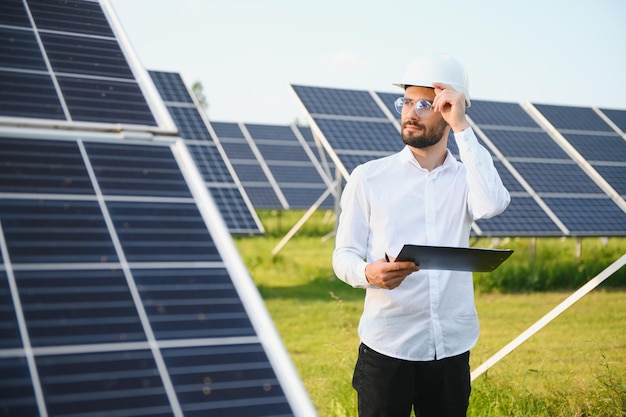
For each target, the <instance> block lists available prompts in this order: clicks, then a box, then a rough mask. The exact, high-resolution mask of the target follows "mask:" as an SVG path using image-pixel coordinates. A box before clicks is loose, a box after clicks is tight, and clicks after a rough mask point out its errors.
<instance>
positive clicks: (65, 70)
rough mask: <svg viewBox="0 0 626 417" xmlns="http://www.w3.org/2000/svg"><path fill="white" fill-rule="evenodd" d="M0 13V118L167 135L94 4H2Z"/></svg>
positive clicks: (125, 51)
mask: <svg viewBox="0 0 626 417" xmlns="http://www.w3.org/2000/svg"><path fill="white" fill-rule="evenodd" d="M0 10H1V11H2V16H3V17H2V19H0V57H1V58H2V62H3V64H2V65H1V66H0V90H1V91H2V92H1V93H0V94H1V95H0V102H1V103H2V105H1V106H0V117H2V116H4V117H7V118H25V119H28V120H31V121H33V120H38V122H41V120H49V121H53V122H54V123H53V124H58V123H60V122H87V123H106V124H128V125H140V126H145V127H150V128H152V129H153V130H163V129H164V130H171V126H170V124H169V121H168V120H167V119H166V118H163V116H162V115H160V113H159V109H158V103H155V102H153V101H152V100H150V101H148V100H147V99H146V96H145V91H147V90H148V89H149V88H150V86H149V85H144V84H140V83H139V81H138V78H137V77H136V73H137V72H140V71H141V69H139V68H131V66H130V65H129V64H128V60H127V56H129V55H131V54H132V51H131V50H130V48H129V47H126V46H125V45H123V44H122V43H121V42H120V41H119V40H118V39H117V37H116V36H115V34H114V32H113V30H112V28H111V24H110V19H111V17H110V16H108V15H107V14H106V13H105V11H104V10H103V8H102V7H101V5H100V3H99V2H95V1H81V0H73V1H48V0H26V1H4V2H3V5H2V8H1V9H0ZM7 120H11V119H7Z"/></svg>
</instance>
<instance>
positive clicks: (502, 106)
mask: <svg viewBox="0 0 626 417" xmlns="http://www.w3.org/2000/svg"><path fill="white" fill-rule="evenodd" d="M467 114H468V116H469V117H471V119H472V120H473V121H474V122H475V123H477V124H478V125H480V126H481V127H486V126H507V127H527V128H531V129H538V126H537V123H535V121H534V120H533V119H532V118H531V117H530V116H529V115H528V114H527V113H526V111H525V110H524V109H522V107H521V106H520V105H519V104H517V103H499V102H494V101H481V100H472V106H471V107H470V108H469V109H467Z"/></svg>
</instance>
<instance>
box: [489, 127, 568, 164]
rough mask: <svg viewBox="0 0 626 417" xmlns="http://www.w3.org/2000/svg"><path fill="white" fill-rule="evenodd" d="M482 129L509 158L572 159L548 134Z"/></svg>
mask: <svg viewBox="0 0 626 417" xmlns="http://www.w3.org/2000/svg"><path fill="white" fill-rule="evenodd" d="M481 129H483V131H484V132H485V133H486V134H487V136H488V137H489V140H491V142H492V143H493V144H494V145H495V146H496V147H497V148H498V149H499V150H500V152H502V153H503V154H504V156H506V157H507V158H538V159H544V160H547V159H561V160H569V159H570V157H569V156H568V155H567V154H566V153H565V151H564V150H563V149H562V148H561V147H560V146H559V145H557V144H556V143H555V142H554V141H553V140H552V139H551V138H550V136H548V134H547V133H546V132H543V131H541V130H539V129H533V130H500V129H499V128H494V129H485V128H484V127H482V126H481Z"/></svg>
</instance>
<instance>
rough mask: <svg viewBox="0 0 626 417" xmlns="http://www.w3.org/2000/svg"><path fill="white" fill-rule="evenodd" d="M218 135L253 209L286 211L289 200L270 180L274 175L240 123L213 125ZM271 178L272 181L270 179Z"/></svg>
mask: <svg viewBox="0 0 626 417" xmlns="http://www.w3.org/2000/svg"><path fill="white" fill-rule="evenodd" d="M211 126H212V127H213V129H214V131H215V134H216V135H217V137H218V138H219V140H220V143H221V144H222V146H223V148H224V151H226V154H227V155H228V158H229V159H230V161H231V163H232V165H233V168H234V169H235V171H236V172H237V175H238V176H239V179H240V180H241V183H242V185H243V186H244V188H245V189H246V193H247V194H248V196H249V197H250V201H251V202H252V205H253V206H254V207H255V208H257V209H277V208H278V209H286V208H287V207H289V206H288V203H287V199H286V198H285V196H284V195H283V194H282V191H281V190H280V188H279V187H278V185H277V184H276V182H275V181H274V182H272V180H270V177H271V173H270V172H269V169H268V168H267V167H266V166H262V165H261V162H260V161H259V160H258V158H257V156H256V155H255V154H254V152H253V151H252V148H250V143H249V142H248V140H247V139H246V137H245V136H244V133H243V132H242V130H241V126H240V124H238V123H230V122H211ZM268 175H269V177H268Z"/></svg>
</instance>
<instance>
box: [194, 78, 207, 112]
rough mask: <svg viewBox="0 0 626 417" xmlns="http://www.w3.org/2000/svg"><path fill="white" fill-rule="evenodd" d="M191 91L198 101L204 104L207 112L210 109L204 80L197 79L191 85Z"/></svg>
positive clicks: (203, 106)
mask: <svg viewBox="0 0 626 417" xmlns="http://www.w3.org/2000/svg"><path fill="white" fill-rule="evenodd" d="M191 91H193V94H194V95H195V96H196V99H197V100H198V103H200V105H201V106H202V108H203V109H204V111H205V112H206V111H207V110H208V109H209V102H208V101H207V98H206V96H205V95H204V87H203V86H202V82H200V81H196V82H194V83H193V84H192V85H191Z"/></svg>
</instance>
